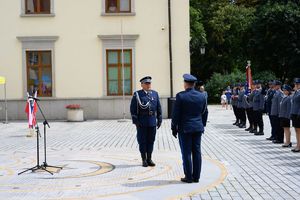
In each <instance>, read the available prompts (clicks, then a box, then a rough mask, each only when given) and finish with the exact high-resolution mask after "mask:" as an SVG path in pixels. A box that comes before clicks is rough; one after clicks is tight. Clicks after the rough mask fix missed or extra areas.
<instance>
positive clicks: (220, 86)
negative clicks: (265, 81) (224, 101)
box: [206, 70, 246, 103]
mask: <svg viewBox="0 0 300 200" xmlns="http://www.w3.org/2000/svg"><path fill="white" fill-rule="evenodd" d="M245 81H246V76H245V73H242V72H241V71H239V70H235V71H234V72H232V73H230V74H226V75H223V74H220V73H214V74H213V75H212V76H211V78H210V80H209V81H208V82H207V84H206V91H207V93H208V97H209V103H216V102H219V101H220V95H221V94H222V91H224V89H225V88H226V87H227V86H230V85H233V84H235V83H239V82H245Z"/></svg>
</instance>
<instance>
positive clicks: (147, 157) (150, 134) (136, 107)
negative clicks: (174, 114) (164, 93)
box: [130, 76, 162, 167]
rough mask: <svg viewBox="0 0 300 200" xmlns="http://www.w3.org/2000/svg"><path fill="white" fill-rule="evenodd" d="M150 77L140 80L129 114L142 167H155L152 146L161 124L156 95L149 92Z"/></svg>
mask: <svg viewBox="0 0 300 200" xmlns="http://www.w3.org/2000/svg"><path fill="white" fill-rule="evenodd" d="M151 79H152V78H151V77H150V76H146V77H144V78H142V79H141V80H140V82H141V87H142V90H138V91H136V92H135V93H134V95H133V97H132V99H131V104H130V113H131V117H132V122H133V124H135V125H136V128H137V141H138V144H139V150H140V153H141V157H142V165H143V167H148V166H155V163H154V162H153V161H152V152H153V145H154V141H155V135H156V127H157V129H158V128H159V127H160V125H161V122H162V112H161V105H160V101H159V96H158V93H157V92H156V91H154V90H151Z"/></svg>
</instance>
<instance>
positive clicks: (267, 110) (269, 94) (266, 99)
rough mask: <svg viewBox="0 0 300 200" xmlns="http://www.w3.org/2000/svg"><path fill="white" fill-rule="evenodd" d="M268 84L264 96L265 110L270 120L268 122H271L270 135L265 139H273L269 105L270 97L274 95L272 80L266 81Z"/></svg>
mask: <svg viewBox="0 0 300 200" xmlns="http://www.w3.org/2000/svg"><path fill="white" fill-rule="evenodd" d="M268 85H269V89H268V90H267V94H266V96H265V111H266V113H267V114H268V116H269V120H270V124H271V136H270V137H268V138H266V139H267V140H275V132H274V128H273V127H274V126H275V125H274V124H273V120H272V117H271V115H270V114H271V107H272V99H273V97H274V94H275V90H274V81H269V83H268Z"/></svg>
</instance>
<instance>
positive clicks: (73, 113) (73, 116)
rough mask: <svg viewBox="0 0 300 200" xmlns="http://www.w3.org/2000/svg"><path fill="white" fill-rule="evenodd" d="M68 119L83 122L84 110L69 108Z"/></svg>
mask: <svg viewBox="0 0 300 200" xmlns="http://www.w3.org/2000/svg"><path fill="white" fill-rule="evenodd" d="M67 120H68V121H69V122H82V121H83V110H82V109H67Z"/></svg>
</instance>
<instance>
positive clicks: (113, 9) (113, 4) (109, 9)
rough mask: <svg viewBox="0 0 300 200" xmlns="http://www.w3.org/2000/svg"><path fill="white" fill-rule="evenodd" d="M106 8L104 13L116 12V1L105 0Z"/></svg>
mask: <svg viewBox="0 0 300 200" xmlns="http://www.w3.org/2000/svg"><path fill="white" fill-rule="evenodd" d="M106 3H107V6H106V12H112V13H114V12H117V11H118V9H117V0H106Z"/></svg>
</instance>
